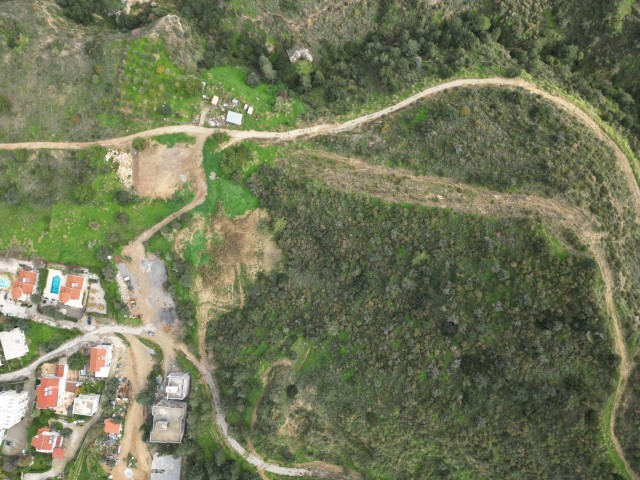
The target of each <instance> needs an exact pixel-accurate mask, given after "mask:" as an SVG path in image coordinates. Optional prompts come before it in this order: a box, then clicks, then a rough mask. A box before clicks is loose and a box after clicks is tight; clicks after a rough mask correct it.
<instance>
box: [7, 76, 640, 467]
mask: <svg viewBox="0 0 640 480" xmlns="http://www.w3.org/2000/svg"><path fill="white" fill-rule="evenodd" d="M465 87H506V88H521V89H524V90H526V91H528V92H530V93H533V94H535V95H539V96H541V97H542V98H545V99H546V100H548V101H550V102H552V103H553V104H554V105H556V106H557V107H559V108H562V109H564V110H566V111H567V112H569V113H570V114H571V115H573V116H575V117H576V118H578V119H579V120H581V121H582V122H583V123H584V124H585V125H586V126H587V127H588V128H589V129H590V130H591V131H592V133H593V134H594V135H595V136H596V137H598V138H599V139H601V140H602V141H604V142H605V143H606V144H607V145H609V146H610V147H611V149H612V150H613V152H614V154H615V157H616V160H617V163H618V168H619V169H620V171H621V172H622V173H623V175H624V177H625V180H626V182H627V184H628V186H629V190H630V192H631V199H632V202H633V203H634V206H635V208H636V211H638V212H640V188H639V187H638V183H637V181H636V178H635V176H634V173H633V169H632V167H631V164H630V162H629V159H628V158H627V157H626V155H625V154H624V152H623V151H622V150H621V148H620V147H619V146H618V145H617V144H616V143H615V142H614V141H613V140H612V139H611V138H610V137H609V136H608V135H607V133H606V132H605V131H604V130H603V129H602V128H600V126H598V124H597V123H596V122H595V121H594V120H593V119H592V118H591V117H590V115H589V114H588V113H586V112H585V111H583V110H582V109H581V108H580V107H578V106H577V105H575V104H573V103H571V102H570V101H568V100H566V99H564V98H562V97H559V96H557V95H554V94H552V93H549V92H547V91H545V90H542V89H540V88H539V87H538V86H536V85H534V84H532V83H529V82H527V81H525V80H521V79H517V78H516V79H512V78H501V77H494V78H484V79H459V80H453V81H450V82H446V83H442V84H440V85H436V86H434V87H430V88H427V89H425V90H422V91H421V92H419V93H417V94H415V95H412V96H410V97H408V98H406V99H404V100H402V101H401V102H399V103H396V104H395V105H391V106H389V107H386V108H383V109H381V110H378V111H377V112H374V113H371V114H367V115H364V116H362V117H358V118H355V119H353V120H349V121H347V122H344V123H341V124H320V125H314V126H310V127H305V128H300V129H295V130H290V131H286V132H263V131H253V130H229V129H210V128H205V127H200V126H194V125H176V126H167V127H160V128H156V129H153V130H147V131H145V132H139V133H135V134H131V135H127V136H124V137H119V138H112V139H108V140H98V141H95V142H24V143H6V144H0V150H15V149H32V150H33V149H81V148H85V147H88V146H91V145H102V146H106V147H127V146H128V145H129V144H130V142H131V141H132V140H133V139H134V138H137V137H144V138H148V137H152V136H156V135H161V134H167V133H187V134H190V135H194V136H195V137H196V138H197V139H198V145H200V146H201V145H202V144H203V142H204V140H205V138H206V137H207V136H208V135H210V134H211V133H214V132H224V133H227V134H228V135H229V137H230V140H229V142H227V143H226V144H225V145H224V147H225V148H226V147H228V146H230V145H232V144H234V143H238V142H240V141H242V140H246V139H255V140H260V139H263V140H274V141H289V140H294V139H297V138H303V137H311V136H318V135H325V134H335V133H339V132H343V131H348V130H352V129H355V128H357V127H359V126H361V125H364V124H366V123H369V122H371V121H374V120H377V119H380V118H382V117H384V116H386V115H389V114H392V113H394V112H397V111H399V110H402V109H404V108H406V107H408V106H410V105H412V104H414V103H416V102H418V101H420V100H422V99H424V98H426V97H429V96H433V95H436V94H438V93H441V92H444V91H446V90H449V89H453V88H465ZM202 180H203V181H204V178H203V179H202ZM205 197H206V182H205V183H204V185H201V184H200V182H198V184H197V186H196V197H195V198H194V200H193V201H192V202H190V203H189V204H188V205H187V206H185V207H183V208H182V209H180V211H178V212H176V213H174V214H173V215H171V216H169V217H167V218H166V219H165V220H163V221H162V222H160V223H159V224H157V225H156V226H154V227H152V228H150V229H149V230H147V231H146V232H144V233H143V234H142V235H141V236H140V237H138V238H137V239H136V240H135V241H134V242H133V243H132V244H131V245H130V246H128V247H127V251H126V252H125V255H129V256H130V257H131V258H132V259H134V263H135V262H136V260H137V261H139V260H141V259H143V258H144V247H143V245H142V242H144V241H145V240H147V239H148V238H150V237H151V236H152V235H153V234H154V233H155V232H156V231H158V230H159V229H160V228H162V227H163V226H164V225H166V224H167V223H169V222H171V221H172V220H173V219H174V218H176V217H178V216H180V215H181V214H182V213H184V212H186V211H189V210H190V209H192V208H194V207H195V206H197V205H199V204H200V203H202V202H203V201H204V198H205ZM585 243H586V244H587V245H589V246H590V247H591V248H592V253H593V254H594V256H595V257H596V261H597V262H598V265H599V266H600V270H601V272H602V276H603V279H604V281H605V303H606V305H607V310H608V311H609V313H610V316H611V328H612V332H613V338H614V343H615V348H616V353H617V354H618V355H619V356H620V359H621V362H620V368H619V379H618V383H617V387H616V391H615V398H614V404H613V409H612V413H611V422H610V431H609V437H610V439H611V441H612V443H613V445H614V447H615V449H616V451H617V453H618V455H619V456H620V458H621V459H622V461H623V462H624V464H625V467H626V469H627V471H628V472H629V474H630V476H631V477H632V478H634V479H639V478H640V477H638V475H637V474H636V473H635V472H633V470H632V469H631V468H630V466H629V464H628V462H627V460H626V458H625V455H624V451H623V450H622V447H621V446H620V442H619V441H618V439H617V437H616V435H615V420H616V414H617V411H618V408H619V406H620V402H621V400H622V396H623V393H624V390H625V388H626V385H627V382H628V378H629V374H630V372H631V367H632V362H631V360H630V358H629V354H628V351H627V345H626V343H625V340H624V335H623V333H622V327H621V324H620V319H619V317H618V313H617V311H616V308H615V302H614V299H613V290H614V286H615V284H614V281H613V274H612V272H611V269H610V268H609V266H608V264H607V263H606V261H605V258H604V254H602V252H601V251H599V250H598V249H599V248H600V247H598V245H599V241H598V242H595V243H594V242H591V243H590V242H585ZM194 360H195V359H194ZM194 363H195V364H196V365H198V368H199V369H203V370H201V371H203V374H204V370H206V368H205V366H204V365H202V364H201V363H200V362H194ZM205 378H206V375H205ZM0 379H1V378H0ZM207 381H208V382H209V381H210V383H209V386H210V388H211V389H212V393H214V391H216V390H217V386H216V385H215V381H214V380H213V377H211V375H210V374H209V376H208V380H207ZM216 395H218V394H217V392H215V394H214V395H213V396H214V399H215V397H216ZM218 396H219V395H218ZM214 403H215V410H216V420H217V424H218V426H219V427H220V430H221V431H222V433H223V436H224V438H225V440H226V442H227V444H228V445H229V446H230V447H231V448H233V449H234V450H235V451H236V452H237V453H239V454H241V455H246V450H245V449H244V448H243V447H242V446H241V445H240V444H239V443H238V442H237V441H236V440H235V439H234V438H232V437H230V436H229V435H228V428H227V424H226V420H225V419H224V415H223V414H222V413H221V411H220V403H219V399H218V401H217V402H214ZM247 460H248V461H250V463H252V464H253V465H256V466H258V465H260V467H259V468H262V466H264V465H266V464H264V462H262V460H261V459H258V458H254V456H253V455H249V456H248V457H247ZM260 462H262V464H261V463H260ZM272 467H273V469H274V470H278V471H274V470H266V471H272V472H273V473H278V474H280V475H288V476H304V475H309V474H310V472H309V471H307V470H304V469H295V468H294V469H287V468H284V467H277V466H275V465H274V466H272ZM320 473H321V472H320ZM325 473H326V475H329V471H328V470H326V471H325ZM313 474H315V475H316V476H318V472H313ZM332 474H333V472H332ZM332 476H335V475H332Z"/></svg>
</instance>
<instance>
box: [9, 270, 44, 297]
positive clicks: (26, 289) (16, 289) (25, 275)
mask: <svg viewBox="0 0 640 480" xmlns="http://www.w3.org/2000/svg"><path fill="white" fill-rule="evenodd" d="M37 281H38V273H37V272H34V271H29V270H18V273H17V275H16V279H15V280H14V282H13V283H12V284H11V299H12V300H13V301H14V302H30V301H31V294H32V293H33V292H34V290H35V288H36V285H37Z"/></svg>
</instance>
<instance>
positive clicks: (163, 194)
mask: <svg viewBox="0 0 640 480" xmlns="http://www.w3.org/2000/svg"><path fill="white" fill-rule="evenodd" d="M197 148H198V147H197V146H195V145H192V146H188V147H173V148H167V147H165V146H163V145H158V144H155V143H153V144H151V145H150V146H148V147H147V148H145V149H144V150H143V151H142V152H139V153H138V154H137V155H136V156H135V157H134V159H133V186H134V189H135V191H136V193H137V194H138V195H140V196H141V197H147V198H170V197H171V196H172V195H173V194H174V193H175V192H176V190H178V188H180V186H182V185H183V184H184V183H186V182H188V181H191V182H193V181H195V179H196V178H197V168H198V165H197V164H196V162H197V160H198V159H199V155H198V152H197Z"/></svg>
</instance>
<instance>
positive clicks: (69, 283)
mask: <svg viewBox="0 0 640 480" xmlns="http://www.w3.org/2000/svg"><path fill="white" fill-rule="evenodd" d="M83 285H84V278H83V277H79V276H77V275H67V279H66V282H65V284H64V286H63V287H60V296H59V297H58V298H59V299H60V301H61V302H62V303H67V302H68V301H69V300H80V296H81V295H82V287H83Z"/></svg>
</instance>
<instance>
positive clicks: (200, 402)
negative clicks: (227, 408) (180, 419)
mask: <svg viewBox="0 0 640 480" xmlns="http://www.w3.org/2000/svg"><path fill="white" fill-rule="evenodd" d="M178 362H179V364H180V367H181V368H182V370H183V371H186V372H189V374H190V375H191V382H192V383H191V385H192V386H191V391H190V393H189V411H188V413H187V428H186V434H185V437H184V439H183V440H182V443H181V444H180V445H163V446H161V447H160V452H161V453H168V454H173V455H176V456H180V457H182V458H183V461H184V463H183V469H184V471H185V476H186V477H187V478H189V479H193V480H254V479H255V480H257V479H258V478H259V476H258V475H257V474H256V473H255V471H254V470H253V469H252V468H251V467H250V466H249V465H247V464H246V463H245V462H243V461H242V460H241V459H239V458H236V457H234V456H232V455H231V454H230V453H229V452H227V451H225V450H224V449H223V448H222V446H220V445H219V443H218V441H217V440H216V439H215V437H214V431H215V427H214V425H213V412H212V408H213V406H212V400H211V396H210V395H209V391H208V388H207V386H206V385H205V384H204V383H202V382H201V378H200V373H199V372H198V369H197V368H196V367H195V365H193V364H192V363H191V362H189V360H187V359H186V357H185V356H184V355H182V354H180V353H178Z"/></svg>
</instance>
